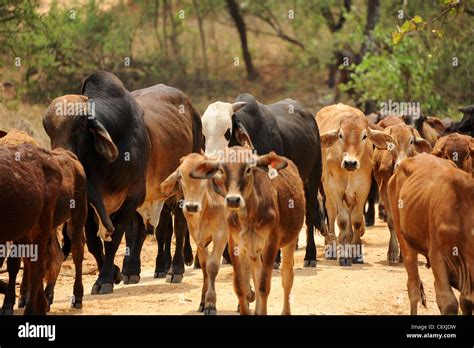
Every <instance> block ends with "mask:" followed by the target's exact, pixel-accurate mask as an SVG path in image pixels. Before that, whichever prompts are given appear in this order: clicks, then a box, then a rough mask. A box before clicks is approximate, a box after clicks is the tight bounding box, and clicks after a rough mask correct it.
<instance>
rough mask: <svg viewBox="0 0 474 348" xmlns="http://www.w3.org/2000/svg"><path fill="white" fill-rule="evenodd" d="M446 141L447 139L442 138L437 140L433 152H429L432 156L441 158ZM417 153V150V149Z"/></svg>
mask: <svg viewBox="0 0 474 348" xmlns="http://www.w3.org/2000/svg"><path fill="white" fill-rule="evenodd" d="M447 140H448V138H447V137H442V138H440V139H438V141H437V142H436V144H435V146H434V147H433V150H432V151H431V154H432V155H435V156H436V157H442V156H443V153H444V147H445V145H446V141H447ZM417 151H418V149H417Z"/></svg>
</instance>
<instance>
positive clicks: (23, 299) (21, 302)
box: [18, 297, 28, 308]
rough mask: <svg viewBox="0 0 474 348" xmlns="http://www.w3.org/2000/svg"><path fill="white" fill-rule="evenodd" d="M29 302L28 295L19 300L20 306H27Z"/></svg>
mask: <svg viewBox="0 0 474 348" xmlns="http://www.w3.org/2000/svg"><path fill="white" fill-rule="evenodd" d="M27 304H28V299H27V298H26V297H20V299H19V300H18V308H25V307H26V305H27Z"/></svg>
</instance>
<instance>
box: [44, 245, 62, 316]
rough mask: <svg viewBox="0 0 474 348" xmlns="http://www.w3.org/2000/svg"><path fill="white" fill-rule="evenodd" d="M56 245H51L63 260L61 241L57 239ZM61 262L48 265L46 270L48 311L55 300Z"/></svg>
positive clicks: (45, 290) (45, 292)
mask: <svg viewBox="0 0 474 348" xmlns="http://www.w3.org/2000/svg"><path fill="white" fill-rule="evenodd" d="M53 243H54V244H53V245H54V246H53V245H51V247H54V248H56V254H57V255H61V261H62V258H63V254H62V252H61V246H60V245H59V242H58V241H57V240H55V241H54V242H53ZM61 264H62V262H53V263H52V264H50V265H48V268H49V269H48V271H47V272H46V278H47V284H46V288H45V289H44V294H45V296H46V301H47V307H46V311H47V312H49V311H50V309H51V305H52V304H53V301H54V287H55V286H56V281H57V280H58V276H59V272H60V271H61Z"/></svg>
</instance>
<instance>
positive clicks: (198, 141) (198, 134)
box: [189, 103, 203, 153]
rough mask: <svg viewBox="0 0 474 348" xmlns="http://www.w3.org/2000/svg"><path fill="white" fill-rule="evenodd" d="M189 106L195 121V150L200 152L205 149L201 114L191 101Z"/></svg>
mask: <svg viewBox="0 0 474 348" xmlns="http://www.w3.org/2000/svg"><path fill="white" fill-rule="evenodd" d="M189 106H190V109H191V116H192V122H193V152H196V153H200V152H201V149H203V144H202V123H201V115H199V112H197V111H196V109H195V108H194V106H193V105H192V104H191V103H189Z"/></svg>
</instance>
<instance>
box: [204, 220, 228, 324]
mask: <svg viewBox="0 0 474 348" xmlns="http://www.w3.org/2000/svg"><path fill="white" fill-rule="evenodd" d="M212 243H213V246H212V253H211V255H209V256H208V257H207V262H206V269H207V275H208V282H209V286H208V289H207V293H206V301H205V308H204V314H207V315H213V314H217V307H216V303H217V296H216V277H217V274H218V273H219V264H220V260H221V257H222V253H223V252H224V248H225V246H226V243H227V232H226V231H225V229H224V230H221V231H217V232H216V233H215V234H214V235H213V237H212Z"/></svg>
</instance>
